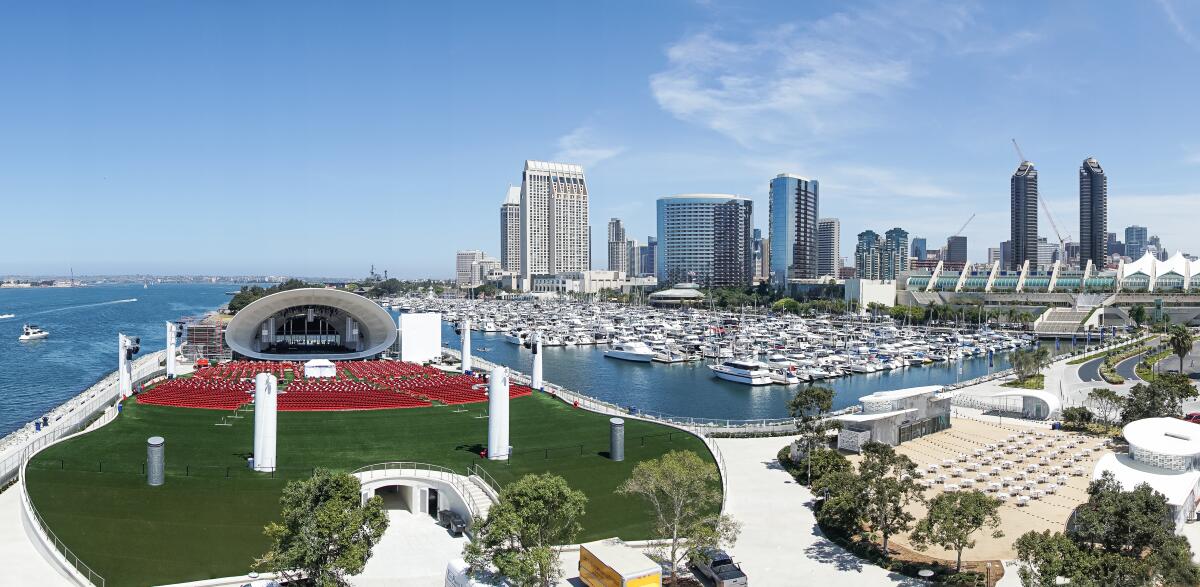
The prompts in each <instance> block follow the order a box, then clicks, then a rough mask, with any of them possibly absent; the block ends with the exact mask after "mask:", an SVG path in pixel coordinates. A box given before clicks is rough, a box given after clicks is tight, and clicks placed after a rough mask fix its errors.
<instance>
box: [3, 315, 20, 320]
mask: <svg viewBox="0 0 1200 587" xmlns="http://www.w3.org/2000/svg"><path fill="white" fill-rule="evenodd" d="M14 317H16V314H0V320H7V319H9V318H14Z"/></svg>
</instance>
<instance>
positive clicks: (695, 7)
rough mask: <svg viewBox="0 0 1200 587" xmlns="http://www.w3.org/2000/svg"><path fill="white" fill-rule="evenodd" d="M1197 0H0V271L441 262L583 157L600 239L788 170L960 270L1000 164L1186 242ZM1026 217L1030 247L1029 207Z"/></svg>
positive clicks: (417, 266)
mask: <svg viewBox="0 0 1200 587" xmlns="http://www.w3.org/2000/svg"><path fill="white" fill-rule="evenodd" d="M1198 97H1200V4H1197V3H1194V2H1184V1H1182V0H1157V1H1149V0H1148V1H1145V2H1118V1H1106V0H1101V1H1091V2H1087V1H1063V2H1036V1H1013V2H978V3H972V2H963V3H938V2H923V1H912V2H908V1H896V0H891V1H880V2H873V1H866V2H834V1H810V2H769V1H761V2H745V3H737V2H722V1H720V0H710V1H702V2H695V1H684V0H660V1H655V2H641V1H633V0H629V1H619V0H614V1H606V2H532V3H529V2H521V3H517V2H490V3H489V2H428V3H427V2H421V3H417V2H367V1H364V2H353V3H335V2H320V3H317V2H297V1H289V2H282V1H280V2H268V1H263V2H240V1H206V2H198V1H194V2H172V1H147V2H132V1H116V2H86V1H78V2H57V1H47V2H25V3H3V4H0V215H2V216H3V218H4V229H3V231H0V275H3V274H27V275H50V274H65V273H66V272H67V271H68V270H70V269H72V268H73V269H74V271H75V272H76V273H77V274H102V273H110V274H112V273H159V274H289V275H303V276H357V275H364V274H366V272H367V270H368V269H369V268H370V266H371V265H372V264H373V265H375V267H376V268H377V269H378V270H380V271H381V272H382V270H384V269H387V270H388V271H389V274H390V275H392V276H396V277H407V278H418V277H452V276H453V269H454V253H455V251H456V250H458V249H476V248H478V249H483V250H484V251H486V252H488V253H490V254H492V255H495V256H497V257H498V256H499V252H500V247H499V206H500V204H501V203H502V202H503V199H504V194H505V191H506V188H507V186H508V185H510V184H516V185H519V182H520V175H521V169H522V166H523V164H524V161H525V160H526V159H540V160H552V161H563V162H571V163H578V164H581V165H583V166H584V167H585V171H586V173H587V176H588V181H589V191H590V197H591V204H590V206H591V208H590V214H591V223H592V227H593V229H592V230H593V239H594V240H593V264H594V266H595V267H597V268H604V267H605V264H606V260H605V252H606V246H605V244H604V242H603V241H604V239H605V225H606V223H607V221H608V219H609V218H611V217H619V218H621V219H623V220H624V221H625V223H626V227H627V233H628V235H629V237H630V238H636V239H638V240H639V241H643V242H644V240H645V237H646V236H647V235H651V234H653V232H652V231H653V230H654V225H655V219H654V201H655V199H656V198H658V197H661V196H664V195H670V194H676V193H689V192H719V193H735V194H741V195H745V196H750V197H752V198H754V201H755V206H756V210H755V223H756V226H757V227H760V228H762V229H763V231H764V233H765V232H766V226H767V222H766V216H767V199H766V194H767V187H768V182H769V181H770V179H771V178H772V177H774V176H775V175H777V174H779V173H793V174H798V175H802V176H805V177H809V178H812V179H817V180H819V181H820V184H821V201H820V214H821V216H834V217H838V218H840V219H841V220H842V252H843V254H844V255H847V256H852V252H853V243H854V240H855V235H856V234H857V233H858V232H861V231H862V230H866V229H873V230H876V231H878V232H882V231H883V230H886V229H888V228H891V227H893V226H900V227H902V228H904V229H906V230H908V231H909V232H910V234H911V235H912V236H922V237H926V238H927V239H929V243H930V246H931V247H932V246H936V245H937V244H940V243H944V242H945V238H946V237H947V236H949V235H950V234H952V233H953V232H954V231H956V230H957V229H958V227H959V226H961V225H962V224H963V223H964V222H965V221H966V220H967V219H968V218H969V217H970V216H971V215H972V214H974V215H975V218H974V220H973V221H972V222H971V223H970V224H969V225H968V226H967V227H966V229H965V230H964V231H963V234H965V235H966V236H967V237H968V242H969V246H970V257H971V259H972V260H983V259H984V258H985V256H986V249H987V247H989V246H996V245H997V243H999V242H1000V241H1002V240H1005V239H1006V238H1007V234H1008V204H1009V202H1008V198H1009V191H1008V190H1009V176H1010V175H1011V173H1012V172H1013V170H1014V169H1015V168H1016V165H1017V162H1018V161H1017V155H1016V153H1015V152H1014V150H1013V147H1012V144H1011V142H1010V139H1012V138H1016V139H1017V140H1018V142H1019V143H1020V146H1021V149H1022V150H1023V151H1024V154H1025V156H1026V157H1027V158H1028V159H1030V160H1032V161H1033V162H1034V163H1035V164H1036V165H1037V167H1038V170H1039V175H1040V177H1039V179H1040V188H1041V194H1042V195H1043V197H1044V198H1046V203H1047V204H1048V207H1049V208H1050V210H1051V213H1052V214H1053V215H1054V218H1055V220H1056V222H1057V224H1058V227H1059V229H1060V231H1061V232H1062V234H1063V236H1064V238H1066V237H1068V236H1070V237H1072V238H1075V239H1076V240H1077V239H1078V230H1079V228H1078V227H1079V205H1078V179H1077V178H1078V168H1079V165H1080V162H1081V161H1082V160H1083V159H1084V158H1085V157H1088V156H1095V157H1096V158H1097V159H1098V160H1099V161H1100V164H1101V165H1102V166H1103V167H1104V169H1105V171H1106V172H1107V174H1108V179H1109V186H1108V189H1109V225H1108V227H1109V230H1110V231H1113V232H1117V233H1118V234H1119V235H1120V234H1122V233H1123V230H1124V227H1126V226H1128V225H1130V224H1140V225H1145V226H1148V227H1149V229H1150V232H1151V234H1157V235H1159V236H1160V237H1161V238H1162V241H1163V243H1164V245H1165V246H1166V247H1167V248H1168V249H1170V250H1171V251H1175V250H1177V249H1180V250H1183V251H1185V252H1191V253H1198V254H1200V236H1197V231H1196V230H1195V226H1196V217H1197V214H1196V212H1197V210H1198V209H1200V182H1198V181H1197V179H1200V117H1198V116H1196V114H1195V112H1196V110H1195V108H1196V104H1197V102H1198ZM1040 225H1041V229H1040V230H1041V234H1042V236H1047V237H1048V238H1049V239H1050V240H1051V241H1056V240H1057V237H1056V236H1055V235H1054V233H1053V231H1052V230H1051V228H1050V226H1049V223H1048V222H1047V220H1046V218H1045V215H1044V214H1043V216H1042V219H1041V222H1040Z"/></svg>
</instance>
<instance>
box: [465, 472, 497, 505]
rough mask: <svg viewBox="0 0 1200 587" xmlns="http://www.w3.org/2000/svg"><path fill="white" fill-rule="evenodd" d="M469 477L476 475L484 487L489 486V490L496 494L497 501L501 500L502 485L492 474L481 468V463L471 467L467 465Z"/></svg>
mask: <svg viewBox="0 0 1200 587" xmlns="http://www.w3.org/2000/svg"><path fill="white" fill-rule="evenodd" d="M467 475H474V476H476V477H478V478H479V480H480V481H481V482H483V484H484V485H487V486H488V489H491V490H492V492H493V493H495V494H496V497H497V499H498V498H499V496H500V483H498V482H497V481H496V478H495V477H492V474H491V473H488V472H487V469H484V468H483V467H481V466H479V463H471V464H470V465H467Z"/></svg>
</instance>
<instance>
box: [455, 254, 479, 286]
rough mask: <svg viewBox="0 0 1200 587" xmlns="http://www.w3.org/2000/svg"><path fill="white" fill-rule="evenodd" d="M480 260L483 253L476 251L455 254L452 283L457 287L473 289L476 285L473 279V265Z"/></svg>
mask: <svg viewBox="0 0 1200 587" xmlns="http://www.w3.org/2000/svg"><path fill="white" fill-rule="evenodd" d="M482 260H483V251H480V250H477V249H473V250H468V251H459V252H458V253H456V254H455V256H454V283H455V284H457V285H458V287H474V286H475V285H478V283H476V282H475V278H474V275H475V270H474V264H475V262H476V261H482Z"/></svg>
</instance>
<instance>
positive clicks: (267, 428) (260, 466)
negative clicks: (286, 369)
mask: <svg viewBox="0 0 1200 587" xmlns="http://www.w3.org/2000/svg"><path fill="white" fill-rule="evenodd" d="M278 386H279V380H278V379H277V378H276V377H275V376H274V375H269V374H267V373H259V374H258V375H256V376H255V377H254V470H255V471H264V472H270V471H274V470H275V431H276V422H277V410H276V407H277V405H278V399H279V394H278V389H279V387H278Z"/></svg>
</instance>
